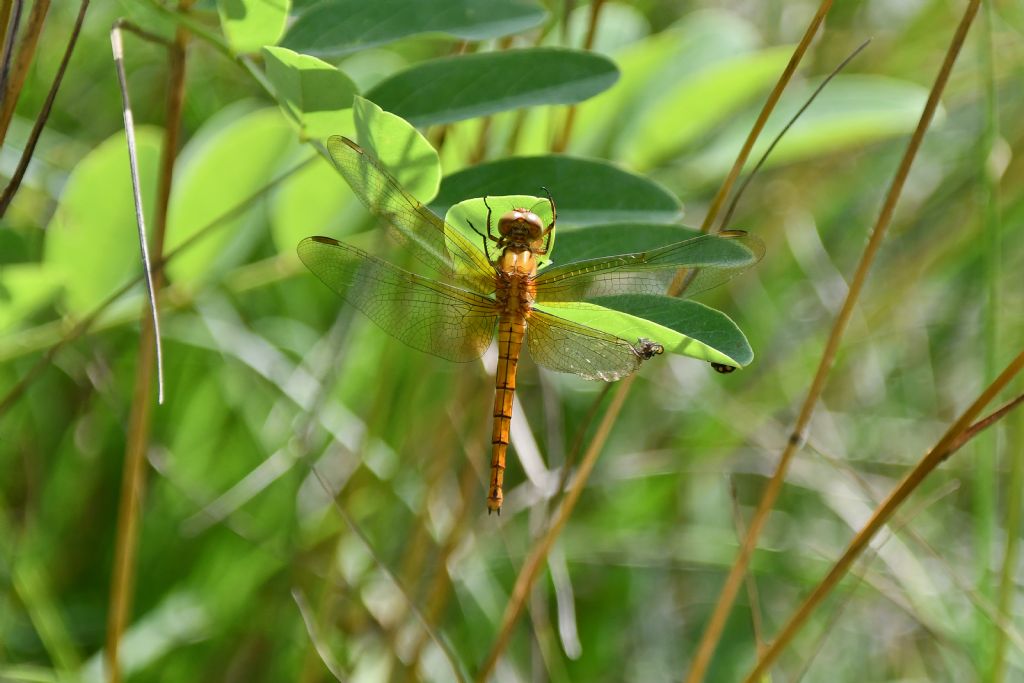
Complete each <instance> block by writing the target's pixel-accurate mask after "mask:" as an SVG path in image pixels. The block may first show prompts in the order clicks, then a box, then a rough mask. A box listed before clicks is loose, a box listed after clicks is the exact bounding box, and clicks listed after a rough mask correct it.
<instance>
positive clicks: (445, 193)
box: [431, 155, 683, 225]
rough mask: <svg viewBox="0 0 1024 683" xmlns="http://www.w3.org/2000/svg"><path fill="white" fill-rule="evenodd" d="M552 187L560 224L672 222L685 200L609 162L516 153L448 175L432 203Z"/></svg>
mask: <svg viewBox="0 0 1024 683" xmlns="http://www.w3.org/2000/svg"><path fill="white" fill-rule="evenodd" d="M542 186H544V187H547V188H548V189H549V190H550V191H551V194H552V196H553V197H554V200H555V205H556V206H557V208H558V221H559V225H569V224H572V225H595V224H600V223H615V222H621V221H645V222H646V221H650V222H655V223H671V222H674V221H677V220H679V218H680V217H681V216H682V211H683V208H682V204H680V203H679V200H678V199H677V198H676V197H675V195H673V194H672V193H671V192H669V191H668V190H666V189H665V188H664V187H662V186H661V185H658V184H657V183H655V182H653V181H651V180H649V179H647V178H644V177H643V176H638V175H635V174H632V173H629V172H627V171H624V170H622V169H621V168H619V167H617V166H614V165H612V164H610V163H607V162H605V161H598V160H594V159H579V158H575V157H567V156H557V155H548V156H539V157H516V158H512V159H503V160H500V161H494V162H491V163H487V164H480V165H479V166H473V167H471V168H467V169H464V170H462V171H459V172H458V173H454V174H452V175H450V176H447V177H446V178H445V179H444V180H443V181H442V183H441V191H440V192H439V193H438V195H437V198H436V199H435V200H434V201H433V202H432V203H431V207H432V208H433V209H435V211H436V212H437V213H440V214H443V213H444V212H445V211H446V210H447V209H448V207H450V206H452V205H453V204H456V203H458V202H460V201H462V200H464V199H470V198H474V197H484V196H487V195H497V194H524V195H534V194H536V193H537V191H538V190H540V188H541V187H542Z"/></svg>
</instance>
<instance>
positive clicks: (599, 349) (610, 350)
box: [526, 308, 643, 382]
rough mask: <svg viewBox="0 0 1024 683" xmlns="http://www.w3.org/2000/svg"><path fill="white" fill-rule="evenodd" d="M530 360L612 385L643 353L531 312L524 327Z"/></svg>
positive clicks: (537, 311) (632, 368)
mask: <svg viewBox="0 0 1024 683" xmlns="http://www.w3.org/2000/svg"><path fill="white" fill-rule="evenodd" d="M526 340H527V344H528V345H529V347H530V356H531V357H532V358H533V360H534V361H535V362H536V363H537V364H538V365H543V366H544V367H546V368H548V369H550V370H556V371H558V372H569V373H572V374H574V375H579V376H580V377H585V378H587V379H603V380H604V381H606V382H614V381H615V380H617V379H621V378H623V377H625V376H626V375H631V374H633V373H634V372H636V371H637V370H638V369H639V368H640V364H641V363H642V362H643V357H642V350H641V351H639V352H638V350H637V348H636V347H634V345H633V344H631V343H629V342H628V341H626V340H625V339H621V338H620V337H616V336H615V335H613V334H608V333H607V332H602V331H600V330H596V329H594V328H592V327H587V326H586V325H580V324H579V323H575V322H572V321H570V320H566V319H565V318H560V317H559V316H557V315H554V314H552V313H548V312H547V311H543V310H541V309H537V308H535V309H533V310H532V311H531V312H530V316H529V319H528V323H527V330H526Z"/></svg>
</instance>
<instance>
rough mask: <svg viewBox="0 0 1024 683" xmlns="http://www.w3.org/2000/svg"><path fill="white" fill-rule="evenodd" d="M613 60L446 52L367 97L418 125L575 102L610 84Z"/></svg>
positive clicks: (533, 51)
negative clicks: (457, 54)
mask: <svg viewBox="0 0 1024 683" xmlns="http://www.w3.org/2000/svg"><path fill="white" fill-rule="evenodd" d="M618 77H619V72H618V69H617V68H616V67H615V64H614V63H613V62H612V61H611V60H609V59H607V58H605V57H602V56H600V55H596V54H593V53H590V52H583V51H580V50H565V49H559V48H530V49H524V50H507V51H504V52H483V53H478V54H471V55H459V56H455V57H443V58H441V59H435V60H433V61H430V62H425V63H423V64H418V65H416V66H414V67H412V68H410V69H406V70H405V71H402V72H400V73H397V74H395V75H394V76H392V77H391V78H388V79H386V80H384V81H382V82H381V83H378V84H377V86H376V87H374V88H373V89H372V90H371V91H370V92H369V93H367V95H366V96H367V97H368V98H369V99H371V100H373V101H374V102H376V103H377V104H379V105H380V106H381V107H383V108H385V109H387V110H388V111H391V112H394V113H396V114H398V115H399V116H402V117H403V118H405V119H407V120H408V121H409V122H410V123H412V124H413V125H416V126H427V125H431V124H434V123H451V122H453V121H461V120H463V119H470V118H473V117H476V116H487V115H489V114H495V113H497V112H502V111H508V110H511V109H520V108H523V107H531V106H537V105H543V104H574V103H576V102H582V101H583V100H585V99H587V98H589V97H593V96H594V95H596V94H598V93H599V92H601V91H603V90H606V89H607V88H609V87H611V86H612V84H614V83H615V81H616V79H617V78H618Z"/></svg>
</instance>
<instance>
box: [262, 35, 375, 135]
mask: <svg viewBox="0 0 1024 683" xmlns="http://www.w3.org/2000/svg"><path fill="white" fill-rule="evenodd" d="M263 55H264V58H265V61H266V65H267V78H268V79H270V82H271V83H272V84H273V86H274V91H275V94H276V96H277V102H278V104H280V105H281V108H282V109H284V110H285V112H287V113H288V115H289V116H290V117H291V119H292V120H293V121H295V122H296V124H298V126H299V131H300V134H301V135H302V137H303V138H325V137H327V136H329V135H333V134H335V133H338V132H340V131H341V129H342V127H343V126H344V125H345V124H346V121H347V120H350V118H351V116H350V115H348V116H347V115H346V114H345V113H343V112H344V111H345V110H347V109H351V108H352V97H353V96H354V95H355V94H356V86H355V84H354V83H353V82H352V80H351V79H350V78H349V77H348V76H346V75H345V74H344V73H343V72H341V71H339V70H338V68H337V67H334V66H332V65H330V64H328V63H327V62H323V61H321V60H319V59H317V58H316V57H310V56H308V55H300V54H297V53H295V52H292V51H291V50H289V49H287V48H283V47H265V48H263Z"/></svg>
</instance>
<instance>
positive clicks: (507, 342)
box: [487, 312, 526, 513]
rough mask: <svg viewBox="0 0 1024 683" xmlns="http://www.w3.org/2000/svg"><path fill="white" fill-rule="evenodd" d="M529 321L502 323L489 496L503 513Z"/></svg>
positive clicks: (509, 315) (518, 318) (511, 315)
mask: <svg viewBox="0 0 1024 683" xmlns="http://www.w3.org/2000/svg"><path fill="white" fill-rule="evenodd" d="M525 333H526V318H525V316H524V315H523V314H522V313H520V312H505V313H503V314H502V316H501V320H500V322H499V323H498V370H497V372H495V373H494V429H493V430H492V432H491V485H490V487H489V488H488V493H487V509H488V510H489V511H491V512H499V513H500V512H501V503H502V499H503V495H502V491H501V486H502V482H503V481H504V479H505V456H506V455H507V454H508V442H509V430H510V429H511V426H512V402H513V400H514V397H515V393H516V368H517V367H518V366H519V353H520V351H522V348H523V336H524V334H525Z"/></svg>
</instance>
